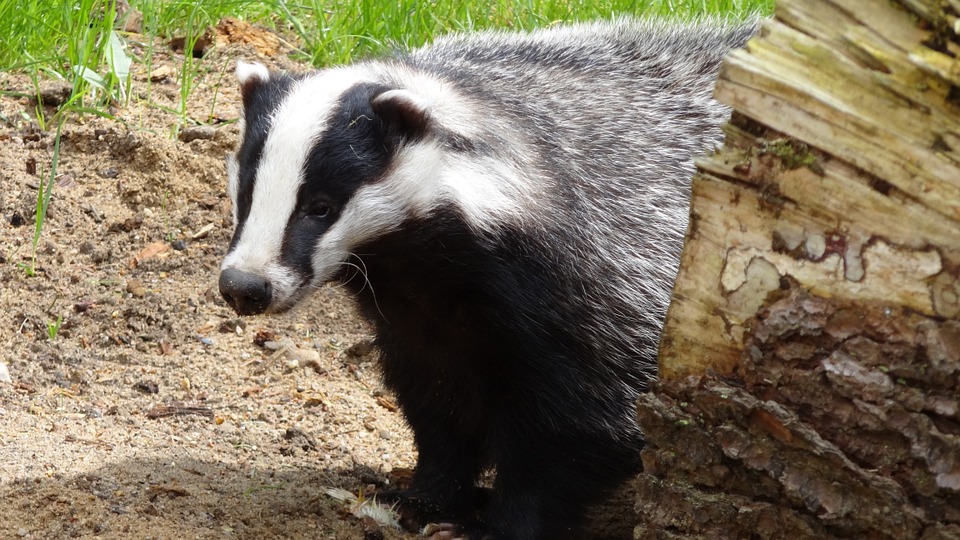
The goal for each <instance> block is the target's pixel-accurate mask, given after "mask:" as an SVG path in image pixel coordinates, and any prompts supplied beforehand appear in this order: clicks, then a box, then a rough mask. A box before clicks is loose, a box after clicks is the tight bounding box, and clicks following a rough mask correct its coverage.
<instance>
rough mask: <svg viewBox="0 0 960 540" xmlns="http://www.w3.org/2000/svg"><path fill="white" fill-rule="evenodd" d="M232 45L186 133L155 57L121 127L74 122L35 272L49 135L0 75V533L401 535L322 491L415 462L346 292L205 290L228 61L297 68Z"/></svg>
mask: <svg viewBox="0 0 960 540" xmlns="http://www.w3.org/2000/svg"><path fill="white" fill-rule="evenodd" d="M241 30H243V29H241ZM246 30H250V29H246ZM240 34H242V32H240ZM238 35H239V34H238V30H237V28H235V27H234V26H228V27H226V30H224V28H223V27H222V28H221V35H220V39H219V42H220V43H219V45H217V46H211V47H210V49H209V50H208V51H207V52H206V55H205V56H204V57H203V58H202V59H198V60H196V62H198V63H199V65H200V67H201V75H200V76H199V77H198V78H197V79H196V81H195V82H194V87H195V88H194V90H193V92H192V94H191V96H190V100H189V103H188V115H189V117H190V118H193V119H197V120H201V121H203V122H205V123H209V124H210V125H212V126H213V127H212V128H204V129H201V130H200V133H199V135H200V136H199V138H196V139H194V140H192V141H185V140H184V138H183V137H177V136H176V133H177V129H176V127H177V125H178V122H179V118H178V116H177V115H176V114H175V113H173V112H171V111H173V110H176V108H177V107H178V103H179V99H180V88H179V86H178V83H177V77H176V74H177V71H178V69H179V66H180V63H181V62H182V56H180V55H179V54H178V53H176V52H174V51H173V50H171V49H170V48H169V47H168V46H167V45H166V44H165V43H164V44H160V45H158V46H157V47H156V48H155V50H154V57H153V61H152V63H151V64H150V65H144V64H143V63H142V62H139V63H136V64H135V65H134V68H133V86H132V89H131V94H130V95H131V97H130V99H129V102H128V103H126V104H116V105H115V106H114V107H112V108H111V109H110V112H111V114H113V115H115V116H116V120H109V119H103V118H100V117H98V116H96V115H85V116H83V117H76V116H74V117H72V118H71V119H70V121H69V122H68V123H67V124H66V126H65V127H64V131H63V139H62V140H63V142H62V147H61V151H60V162H59V168H58V171H57V175H56V183H55V187H54V189H53V195H52V198H51V201H50V205H49V210H48V213H47V217H46V221H45V223H44V225H43V230H42V234H41V236H40V242H39V248H38V253H37V258H36V272H35V275H32V276H31V275H29V273H28V271H27V270H26V268H27V267H28V266H29V265H30V261H31V244H32V240H33V236H34V215H35V208H36V201H37V194H38V186H40V185H41V184H42V183H44V182H45V179H46V178H49V172H50V170H51V163H52V159H53V146H54V134H55V130H53V129H50V127H49V126H47V129H46V130H44V129H41V128H40V126H39V124H38V122H37V119H36V103H35V101H34V100H32V99H30V98H29V97H24V96H22V95H17V94H18V93H21V94H30V93H32V91H33V85H32V83H31V82H30V80H29V78H28V77H26V76H22V75H18V74H10V73H2V74H0V90H2V91H3V94H2V95H0V115H2V116H0V182H2V184H0V185H2V190H0V215H2V218H3V219H2V225H0V245H2V246H3V249H2V251H0V305H2V306H3V307H2V309H0V345H2V347H3V353H2V355H0V516H3V518H2V519H0V538H3V539H7V538H25V539H29V538H37V539H39V538H86V537H98V538H143V539H147V538H155V539H164V538H246V539H265V538H316V539H321V538H330V539H352V538H358V539H361V538H362V539H378V538H386V539H397V538H412V537H414V535H410V534H407V533H403V532H401V531H398V530H395V529H394V528H392V527H390V526H379V525H377V524H375V523H374V522H373V521H371V520H370V519H369V518H367V519H361V518H358V517H355V516H354V515H353V513H352V510H353V509H354V507H355V505H352V504H351V503H349V502H343V501H339V500H337V499H335V498H333V497H331V496H329V495H328V494H327V490H328V488H342V489H345V490H348V491H350V492H352V493H353V494H362V493H364V492H366V493H369V491H370V490H371V489H372V488H373V487H374V486H380V487H382V486H384V485H390V486H396V485H397V484H398V483H402V481H403V479H404V478H407V477H409V473H410V470H411V468H412V467H413V465H414V463H415V461H416V452H415V449H414V448H413V445H412V442H411V436H410V433H409V430H408V428H407V427H406V425H405V424H404V422H403V419H402V417H401V415H400V413H399V412H398V411H397V410H396V407H395V405H394V403H393V401H392V398H391V396H390V395H389V393H387V392H385V391H384V390H383V389H382V387H381V381H380V378H379V373H378V371H377V368H376V354H377V353H376V351H375V350H371V346H370V338H371V336H370V333H369V332H370V329H369V328H368V327H367V326H366V325H365V324H364V323H363V322H362V321H361V320H360V319H359V318H358V317H357V315H356V313H355V312H354V309H353V307H352V304H351V301H350V299H349V298H347V297H345V295H344V293H342V292H341V291H339V290H337V289H336V288H333V287H329V288H326V289H323V290H321V291H319V292H318V293H317V294H316V295H315V296H314V298H313V299H312V300H311V301H310V302H308V303H307V304H306V305H304V306H302V307H301V308H299V309H297V310H295V311H294V312H293V313H290V314H287V315H284V316H281V317H254V318H248V319H243V320H240V319H238V318H236V316H235V315H234V314H233V312H232V311H231V310H230V309H229V308H228V307H227V306H226V304H225V303H224V302H223V300H222V299H221V298H220V295H219V293H218V291H217V278H218V267H219V262H220V258H221V257H222V255H223V253H224V250H225V248H226V246H227V244H228V243H229V240H230V236H231V217H230V205H229V202H228V198H227V197H226V195H225V193H224V184H225V167H224V157H225V156H226V155H227V154H228V153H229V152H231V151H232V150H233V148H234V145H235V144H236V142H237V139H238V135H239V134H238V127H237V124H236V123H235V122H234V121H235V120H236V119H237V117H238V116H239V112H240V109H239V101H240V100H239V95H238V91H237V88H236V87H235V85H234V84H233V76H232V70H233V66H234V65H235V62H236V60H237V59H241V58H242V59H246V60H250V59H254V60H260V61H262V62H264V63H266V64H267V65H269V66H270V67H271V68H274V69H292V70H296V69H306V66H302V65H297V64H295V63H294V62H293V61H291V60H290V59H289V58H288V56H287V55H286V54H285V52H284V51H283V48H282V47H280V46H278V42H277V40H276V38H275V37H273V36H271V35H269V34H261V33H257V32H253V33H252V34H250V35H247V36H246V37H243V36H242V35H241V36H240V37H237V36H238ZM130 47H131V53H132V54H133V55H136V56H138V57H140V56H141V55H142V54H143V53H144V52H145V49H146V45H145V44H144V43H142V42H138V40H137V39H136V36H134V37H133V38H131V39H130ZM44 86H48V87H53V88H54V90H55V89H56V88H57V87H58V85H56V84H54V83H52V82H50V83H45V85H44ZM52 94H54V95H53V96H52V97H51V98H49V99H56V94H57V92H56V91H54V92H52ZM45 110H46V113H47V115H48V117H49V116H52V113H53V111H54V109H53V108H52V107H50V106H47V107H46V109H45ZM186 127H189V126H186ZM627 504H629V503H627ZM617 513H618V511H617V510H615V511H614V514H617ZM626 521H629V520H626ZM614 528H615V529H616V527H614ZM623 530H624V529H623V528H622V527H621V528H620V531H621V532H620V533H614V536H617V535H621V536H622V533H623ZM626 530H629V529H626ZM607 536H608V537H609V535H607Z"/></svg>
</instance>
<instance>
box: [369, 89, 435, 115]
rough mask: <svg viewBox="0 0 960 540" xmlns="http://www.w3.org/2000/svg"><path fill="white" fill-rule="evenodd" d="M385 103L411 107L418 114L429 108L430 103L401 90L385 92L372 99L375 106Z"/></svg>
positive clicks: (416, 95)
mask: <svg viewBox="0 0 960 540" xmlns="http://www.w3.org/2000/svg"><path fill="white" fill-rule="evenodd" d="M387 101H394V102H397V103H405V104H407V105H408V106H410V107H413V108H414V109H416V110H418V111H420V112H426V111H427V110H428V109H429V108H430V103H429V102H428V101H427V100H426V99H424V98H423V97H421V96H420V95H418V94H415V93H413V92H411V91H409V90H402V89H397V90H387V91H386V92H384V93H382V94H380V95H379V96H377V97H375V98H373V103H374V104H375V105H376V104H380V103H384V102H387Z"/></svg>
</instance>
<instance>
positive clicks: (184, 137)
mask: <svg viewBox="0 0 960 540" xmlns="http://www.w3.org/2000/svg"><path fill="white" fill-rule="evenodd" d="M216 134H217V128H215V127H213V126H190V127H188V128H185V129H184V130H183V131H181V132H180V135H179V138H180V140H181V141H183V142H185V143H188V142H190V141H195V140H197V139H203V140H209V139H212V138H213V137H214V136H215V135H216Z"/></svg>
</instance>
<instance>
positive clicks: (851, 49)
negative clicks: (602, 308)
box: [661, 0, 960, 378]
mask: <svg viewBox="0 0 960 540" xmlns="http://www.w3.org/2000/svg"><path fill="white" fill-rule="evenodd" d="M913 7H914V8H915V9H919V8H916V7H915V6H913ZM948 10H949V8H943V9H941V10H940V11H939V15H937V12H935V11H934V10H932V8H931V9H929V10H926V11H918V12H916V13H912V12H909V11H907V9H906V8H904V7H902V6H900V5H897V4H896V3H895V2H888V1H882V0H877V1H854V0H803V1H797V0H794V1H785V2H782V3H780V4H779V5H778V8H777V16H776V18H775V19H774V20H771V21H768V22H767V23H766V24H765V25H764V28H763V30H762V31H761V34H760V36H759V37H758V38H756V39H754V40H753V41H751V42H750V43H749V44H748V46H747V47H746V48H745V49H744V50H740V51H735V52H733V53H732V54H731V55H730V56H729V57H728V59H727V61H726V62H725V65H724V68H723V70H722V72H721V76H720V80H719V81H718V84H717V96H718V98H719V99H720V100H721V101H724V102H726V103H728V104H730V105H732V106H733V107H734V109H735V110H736V111H737V116H736V117H737V119H738V120H737V121H736V122H735V123H734V125H733V126H732V127H731V128H730V135H729V137H728V141H727V144H726V145H725V147H724V148H723V149H721V150H720V151H719V152H718V153H717V154H716V155H714V156H711V157H709V158H705V159H703V160H702V161H700V162H699V163H698V165H699V168H700V172H699V173H698V174H697V176H696V177H695V179H694V188H693V201H692V219H691V226H690V231H689V233H688V238H687V248H686V250H685V253H684V256H683V261H682V263H681V270H680V275H679V277H678V279H677V285H676V289H675V292H674V301H673V305H672V306H671V310H670V313H669V314H668V318H667V323H666V327H665V330H664V337H663V342H662V343H663V344H662V348H661V349H662V350H661V373H662V376H663V377H665V378H671V377H677V376H682V375H684V374H687V373H701V372H703V371H705V370H707V369H710V370H714V371H717V372H720V373H729V372H731V371H732V370H733V369H735V368H736V366H737V365H738V363H739V356H740V351H742V348H743V342H744V338H745V336H744V331H745V327H744V323H745V322H746V321H748V320H749V319H750V318H751V317H752V316H753V315H754V314H755V313H756V312H757V310H758V309H759V308H760V307H761V306H762V305H763V303H764V298H765V297H766V295H767V294H768V293H769V292H771V291H772V290H774V289H776V288H777V286H776V284H777V282H778V281H779V278H783V277H790V278H792V279H794V280H796V281H797V282H798V283H799V285H800V286H801V287H806V288H809V289H812V290H814V291H816V292H817V293H819V294H822V295H825V296H838V297H841V298H849V299H858V300H863V299H873V300H877V301H884V302H889V303H891V304H893V305H898V306H907V307H910V308H911V309H915V310H917V311H919V312H921V313H924V314H927V315H933V316H940V317H947V318H953V317H957V315H958V314H960V87H958V86H957V84H958V83H960V61H958V60H957V59H956V58H951V57H949V56H947V55H946V54H944V53H941V52H939V51H935V50H932V49H930V48H928V47H927V46H926V45H925V44H930V43H939V44H941V45H940V46H941V47H943V48H944V49H945V50H953V49H957V52H958V53H960V44H958V42H957V37H956V34H954V33H953V31H952V30H950V29H949V28H948V27H946V26H945V25H938V26H929V25H928V26H927V27H918V21H920V22H922V21H925V20H944V21H945V20H946V19H944V18H943V17H947V16H948V15H949V16H954V15H953V14H952V12H950V11H948ZM938 16H939V17H940V19H937V17H938ZM918 17H923V18H922V19H918ZM944 33H945V34H944ZM943 43H948V45H943ZM934 59H936V60H934ZM948 61H949V62H948ZM933 65H937V66H940V67H939V68H933V67H931V66H933ZM954 72H955V74H956V75H957V78H956V80H953V79H951V78H947V77H945V76H944V73H954Z"/></svg>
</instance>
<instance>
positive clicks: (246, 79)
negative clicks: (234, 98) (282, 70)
mask: <svg viewBox="0 0 960 540" xmlns="http://www.w3.org/2000/svg"><path fill="white" fill-rule="evenodd" d="M237 80H238V81H240V94H241V95H242V96H243V104H244V105H245V106H246V105H249V103H250V100H251V99H252V97H253V94H254V93H255V92H256V90H257V88H259V87H260V86H261V85H262V84H263V83H265V82H267V81H269V80H270V71H268V70H267V68H266V67H265V66H264V65H263V64H259V63H256V62H254V63H248V62H244V61H243V60H240V61H238V62H237Z"/></svg>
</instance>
